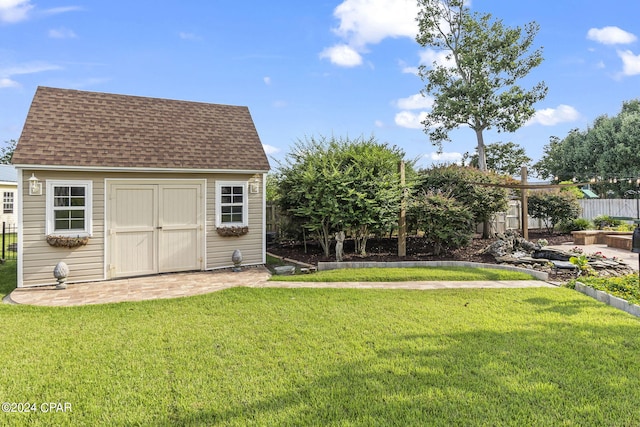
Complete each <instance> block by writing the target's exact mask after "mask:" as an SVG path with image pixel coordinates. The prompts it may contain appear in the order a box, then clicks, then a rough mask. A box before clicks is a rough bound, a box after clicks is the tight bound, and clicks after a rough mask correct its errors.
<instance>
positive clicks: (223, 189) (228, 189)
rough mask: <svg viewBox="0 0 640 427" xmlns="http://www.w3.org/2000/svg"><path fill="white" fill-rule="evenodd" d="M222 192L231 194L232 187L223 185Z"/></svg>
mask: <svg viewBox="0 0 640 427" xmlns="http://www.w3.org/2000/svg"><path fill="white" fill-rule="evenodd" d="M220 191H221V192H222V194H231V187H221V189H220Z"/></svg>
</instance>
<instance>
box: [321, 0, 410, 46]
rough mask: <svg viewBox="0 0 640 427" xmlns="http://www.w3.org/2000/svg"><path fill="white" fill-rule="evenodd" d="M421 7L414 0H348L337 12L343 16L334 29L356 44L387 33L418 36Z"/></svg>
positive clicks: (377, 39) (379, 38)
mask: <svg viewBox="0 0 640 427" xmlns="http://www.w3.org/2000/svg"><path fill="white" fill-rule="evenodd" d="M418 11H419V9H418V5H417V2H416V1H414V0H345V1H343V2H342V3H341V4H340V5H338V7H336V9H335V10H334V12H333V16H335V17H336V18H337V19H338V20H340V24H339V25H338V27H337V28H335V29H334V32H335V33H336V34H338V35H339V36H340V37H342V38H343V39H345V40H348V41H349V42H350V44H351V45H353V46H356V47H364V46H366V45H368V44H376V43H380V41H382V40H383V39H385V38H387V37H409V38H414V37H415V36H416V34H417V33H418V24H417V23H416V16H418Z"/></svg>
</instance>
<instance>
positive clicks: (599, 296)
mask: <svg viewBox="0 0 640 427" xmlns="http://www.w3.org/2000/svg"><path fill="white" fill-rule="evenodd" d="M576 291H578V292H580V293H583V294H585V295H587V296H590V297H591V298H594V299H596V300H598V301H600V302H603V303H605V304H607V305H610V306H611V307H614V308H617V309H618V310H622V311H624V312H627V313H629V314H631V315H632V316H636V317H640V306H638V305H635V304H630V303H629V302H628V301H626V300H623V299H622V298H618V297H616V296H613V295H609V294H608V293H606V292H603V291H599V290H597V289H593V288H592V287H591V286H587V285H584V284H582V283H580V282H576Z"/></svg>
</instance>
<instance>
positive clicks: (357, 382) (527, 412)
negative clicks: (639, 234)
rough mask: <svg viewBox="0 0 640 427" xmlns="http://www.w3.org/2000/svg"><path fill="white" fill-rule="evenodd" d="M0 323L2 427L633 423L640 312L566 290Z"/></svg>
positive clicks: (34, 316) (305, 292)
mask: <svg viewBox="0 0 640 427" xmlns="http://www.w3.org/2000/svg"><path fill="white" fill-rule="evenodd" d="M4 267H5V266H2V267H0V276H1V275H2V274H3V271H2V270H3V269H4ZM0 319H2V326H3V329H2V335H1V338H0V339H1V343H2V345H0V360H1V361H2V363H1V365H0V398H1V401H2V402H23V403H24V402H29V403H36V405H37V406H36V408H37V409H38V412H35V413H0V425H13V426H15V425H18V426H20V425H24V426H27V425H29V426H50V425H87V426H89V425H115V426H124V425H127V426H129V425H131V426H134V425H141V426H147V425H153V426H173V425H198V426H199V425H223V426H226V425H233V426H245V425H260V426H274V425H279V426H280V425H296V426H297V425H301V426H302V425H313V426H316V425H336V426H337V425H340V426H347V425H354V426H355V425H358V426H370V425H380V426H391V425H398V426H407V425H416V426H417V425H419V426H422V425H437V426H441V425H464V426H472V425H487V426H498V425H505V426H506V425H509V426H516V425H517V426H520V425H527V426H529V425H538V426H586V425H589V426H591V425H610V426H613V425H616V426H618V425H639V424H640V411H639V410H638V407H640V394H639V393H638V391H637V390H638V389H639V388H640V375H638V372H639V371H640V357H638V355H639V354H640V340H638V336H639V335H640V322H639V321H638V319H636V318H634V317H631V316H629V315H627V314H625V313H623V312H620V311H618V310H615V309H613V308H611V307H608V306H605V305H603V304H601V303H598V302H597V301H595V300H593V299H591V298H588V297H586V296H584V295H582V294H580V293H577V292H575V291H573V290H570V289H567V288H555V289H549V288H529V289H491V290H488V289H485V290H480V289H478V290H439V291H397V290H354V289H278V288H276V289H257V288H234V289H228V290H225V291H222V292H216V293H213V294H209V295H203V296H197V297H190V298H183V299H175V300H157V301H147V302H140V303H121V304H111V305H98V306H85V307H69V308H38V307H27V306H10V305H1V306H0ZM46 402H54V403H60V404H61V406H60V408H64V406H63V405H64V404H70V405H71V412H65V413H42V412H40V411H41V408H42V406H41V405H42V403H46ZM45 408H47V406H45Z"/></svg>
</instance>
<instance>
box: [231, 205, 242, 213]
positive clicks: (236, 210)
mask: <svg viewBox="0 0 640 427" xmlns="http://www.w3.org/2000/svg"><path fill="white" fill-rule="evenodd" d="M231 212H233V213H234V214H237V213H239V214H241V213H242V206H231Z"/></svg>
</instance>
